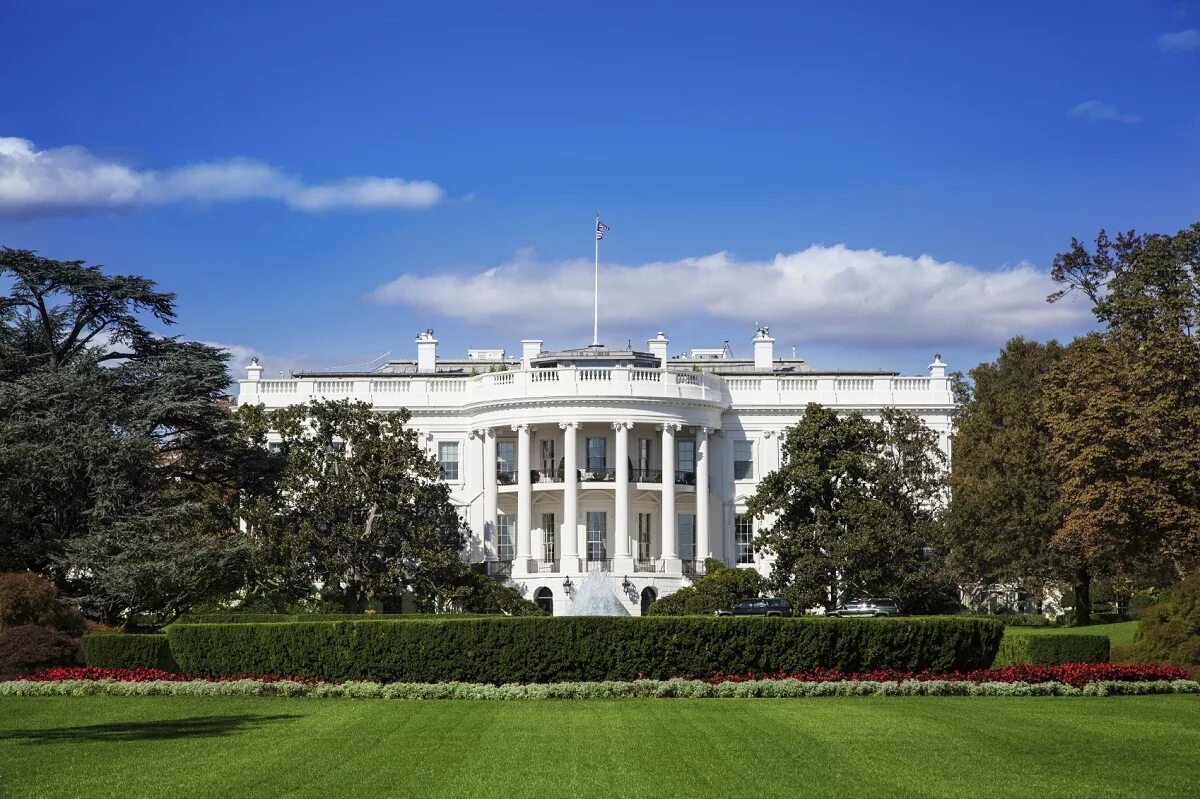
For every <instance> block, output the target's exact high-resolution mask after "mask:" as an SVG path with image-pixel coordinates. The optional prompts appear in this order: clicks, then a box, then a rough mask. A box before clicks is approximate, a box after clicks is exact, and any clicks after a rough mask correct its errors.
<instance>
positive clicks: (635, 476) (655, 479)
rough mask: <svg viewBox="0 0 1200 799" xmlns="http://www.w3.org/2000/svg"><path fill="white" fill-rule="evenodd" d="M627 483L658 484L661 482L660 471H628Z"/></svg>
mask: <svg viewBox="0 0 1200 799" xmlns="http://www.w3.org/2000/svg"><path fill="white" fill-rule="evenodd" d="M629 481H630V482H631V483H660V482H662V469H630V470H629Z"/></svg>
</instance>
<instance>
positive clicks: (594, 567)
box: [584, 558, 613, 572]
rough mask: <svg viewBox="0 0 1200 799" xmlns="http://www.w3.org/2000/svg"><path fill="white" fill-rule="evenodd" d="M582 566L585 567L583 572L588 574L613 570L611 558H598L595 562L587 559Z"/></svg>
mask: <svg viewBox="0 0 1200 799" xmlns="http://www.w3.org/2000/svg"><path fill="white" fill-rule="evenodd" d="M584 566H585V567H586V569H585V570H586V571H590V572H610V571H612V570H613V562H612V558H598V559H596V560H593V559H591V558H588V560H587V562H586V563H585V564H584Z"/></svg>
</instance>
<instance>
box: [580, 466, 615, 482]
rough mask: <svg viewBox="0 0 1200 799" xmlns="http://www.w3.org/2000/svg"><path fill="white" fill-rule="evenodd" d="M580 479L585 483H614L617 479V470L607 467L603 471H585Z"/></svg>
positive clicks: (581, 473)
mask: <svg viewBox="0 0 1200 799" xmlns="http://www.w3.org/2000/svg"><path fill="white" fill-rule="evenodd" d="M579 479H580V480H581V481H583V482H585V483H612V482H614V481H616V479H617V470H616V469H612V468H609V467H607V466H606V467H605V468H603V469H583V470H582V471H581V472H580V475H579Z"/></svg>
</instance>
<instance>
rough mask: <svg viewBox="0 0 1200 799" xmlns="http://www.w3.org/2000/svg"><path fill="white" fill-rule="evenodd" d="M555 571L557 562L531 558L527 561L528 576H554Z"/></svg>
mask: <svg viewBox="0 0 1200 799" xmlns="http://www.w3.org/2000/svg"><path fill="white" fill-rule="evenodd" d="M557 571H558V561H557V560H538V559H536V558H531V559H530V561H529V573H530V574H554V573H556V572H557Z"/></svg>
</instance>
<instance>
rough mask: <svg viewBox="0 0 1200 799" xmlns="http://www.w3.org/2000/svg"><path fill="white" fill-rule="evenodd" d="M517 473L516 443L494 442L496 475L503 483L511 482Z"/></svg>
mask: <svg viewBox="0 0 1200 799" xmlns="http://www.w3.org/2000/svg"><path fill="white" fill-rule="evenodd" d="M516 473H517V442H515V441H497V442H496V474H498V475H500V476H501V478H503V481H504V482H510V483H511V482H512V480H513V476H514V475H515V474H516Z"/></svg>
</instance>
